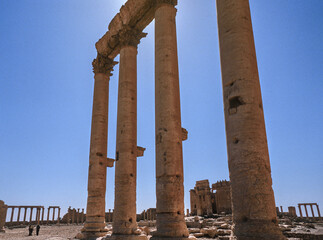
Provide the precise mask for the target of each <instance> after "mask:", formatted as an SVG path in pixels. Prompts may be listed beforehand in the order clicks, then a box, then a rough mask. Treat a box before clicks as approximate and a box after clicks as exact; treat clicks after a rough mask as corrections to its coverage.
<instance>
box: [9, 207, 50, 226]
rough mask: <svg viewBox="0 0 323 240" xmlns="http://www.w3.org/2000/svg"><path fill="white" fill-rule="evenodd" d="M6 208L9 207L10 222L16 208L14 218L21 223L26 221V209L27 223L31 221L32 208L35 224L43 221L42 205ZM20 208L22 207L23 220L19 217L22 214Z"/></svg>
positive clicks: (12, 219)
mask: <svg viewBox="0 0 323 240" xmlns="http://www.w3.org/2000/svg"><path fill="white" fill-rule="evenodd" d="M8 208H10V209H11V216H10V223H12V222H14V213H15V209H18V213H17V219H16V222H17V223H23V224H26V223H27V211H28V209H30V213H29V223H31V222H33V217H34V209H36V216H35V220H34V221H35V222H36V223H37V224H40V223H43V220H44V207H43V206H8ZM22 209H23V214H24V217H23V220H22V221H20V218H21V217H20V216H21V214H22Z"/></svg>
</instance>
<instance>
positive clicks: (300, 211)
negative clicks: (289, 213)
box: [298, 204, 303, 217]
mask: <svg viewBox="0 0 323 240" xmlns="http://www.w3.org/2000/svg"><path fill="white" fill-rule="evenodd" d="M298 209H299V215H300V217H303V214H302V205H300V204H298Z"/></svg>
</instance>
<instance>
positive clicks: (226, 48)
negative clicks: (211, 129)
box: [216, 0, 285, 240]
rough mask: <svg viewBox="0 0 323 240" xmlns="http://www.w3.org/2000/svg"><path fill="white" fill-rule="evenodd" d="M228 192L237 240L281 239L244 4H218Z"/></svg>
mask: <svg viewBox="0 0 323 240" xmlns="http://www.w3.org/2000/svg"><path fill="white" fill-rule="evenodd" d="M216 3H217V18H218V31H219V43H220V59H221V73H222V86H223V100H224V115H225V126H226V139H227V148H228V150H227V152H228V161H229V172H230V180H231V189H232V206H233V222H234V226H235V227H234V230H233V231H234V234H235V235H236V236H237V238H238V239H240V238H241V239H245V240H247V239H265V238H266V239H267V238H268V239H276V240H280V239H285V237H284V236H283V235H282V232H281V231H280V229H279V227H278V221H277V214H276V208H275V198H274V192H273V189H272V178H271V169H270V161H269V153H268V145H267V137H266V128H265V121H264V114H263V105H262V98H261V89H260V83H259V74H258V67H257V58H256V51H255V44H254V37H253V30H252V23H251V15H250V8H249V1H248V0H217V1H216Z"/></svg>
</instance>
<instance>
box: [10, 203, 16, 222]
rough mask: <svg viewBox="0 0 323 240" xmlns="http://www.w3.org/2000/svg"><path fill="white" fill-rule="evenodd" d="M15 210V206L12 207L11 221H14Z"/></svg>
mask: <svg viewBox="0 0 323 240" xmlns="http://www.w3.org/2000/svg"><path fill="white" fill-rule="evenodd" d="M14 212H15V208H14V207H11V217H10V222H13V214H14Z"/></svg>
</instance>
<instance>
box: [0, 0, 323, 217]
mask: <svg viewBox="0 0 323 240" xmlns="http://www.w3.org/2000/svg"><path fill="white" fill-rule="evenodd" d="M124 2H125V1H124V0H93V1H87V0H2V1H0V35H1V37H0V52H1V57H0V153H1V155H0V186H1V187H0V199H1V200H4V201H5V202H6V203H7V204H9V205H44V206H45V207H47V206H48V205H59V206H61V207H62V212H63V213H64V212H66V210H67V208H68V206H72V207H75V208H82V207H85V206H86V198H87V173H88V155H89V144H90V125H91V111H92V97H93V95H92V94H93V73H92V66H91V62H92V59H93V58H95V57H96V50H95V47H94V44H95V42H96V41H97V40H98V39H99V38H100V37H101V36H102V35H103V34H104V33H105V32H106V31H107V27H108V24H109V22H110V20H111V19H112V18H113V16H114V15H115V14H116V13H117V12H118V10H119V8H120V7H121V4H122V3H124ZM250 4H251V12H252V20H253V27H254V35H255V42H256V51H257V58H258V65H259V73H260V81H261V87H262V95H263V105H264V112H265V120H266V127H267V135H268V143H269V152H270V158H271V166H272V177H273V188H274V191H275V198H276V203H277V205H278V206H280V205H283V206H284V208H285V210H286V209H287V206H291V205H296V204H297V203H299V202H317V203H319V204H320V206H321V207H322V209H321V210H322V211H323V190H322V189H323V187H322V183H323V174H322V172H323V162H322V159H323V144H322V134H323V124H322V119H323V104H322V102H323V94H322V92H323V41H322V39H323V28H322V23H323V15H322V12H323V1H322V0H311V1H308V0H284V1H280V0H272V1H268V0H250ZM177 8H178V15H177V34H178V53H179V69H180V85H181V106H182V125H183V127H185V128H186V129H187V130H188V132H189V138H188V140H187V141H185V142H184V144H183V150H184V184H185V205H186V208H189V207H190V206H189V190H190V189H191V188H193V187H194V184H195V181H197V180H202V179H209V181H210V183H214V182H216V181H217V180H222V179H228V176H229V174H228V165H227V154H226V140H225V129H224V114H223V101H222V86H221V73H220V61H219V47H218V36H217V23H216V9H215V1H214V0H202V1H198V0H180V1H179V5H178V7H177ZM145 31H146V32H148V36H147V38H145V39H143V40H142V43H141V44H140V46H139V54H138V145H140V146H143V147H145V148H147V150H146V152H145V156H144V157H142V158H138V184H137V193H138V196H137V206H138V212H141V211H142V210H143V209H146V208H149V207H154V206H155V146H154V144H155V141H154V139H155V137H154V124H155V121H154V24H153V23H152V24H150V25H149V26H148V27H147V28H146V30H145ZM117 82H118V66H116V67H115V71H114V75H113V77H112V78H111V80H110V86H111V87H110V110H109V139H108V142H109V143H108V155H109V157H112V158H114V153H115V139H116V116H117V115H116V113H117V112H116V111H117ZM113 199H114V168H111V169H108V177H107V209H109V208H113ZM322 211H321V212H322Z"/></svg>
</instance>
